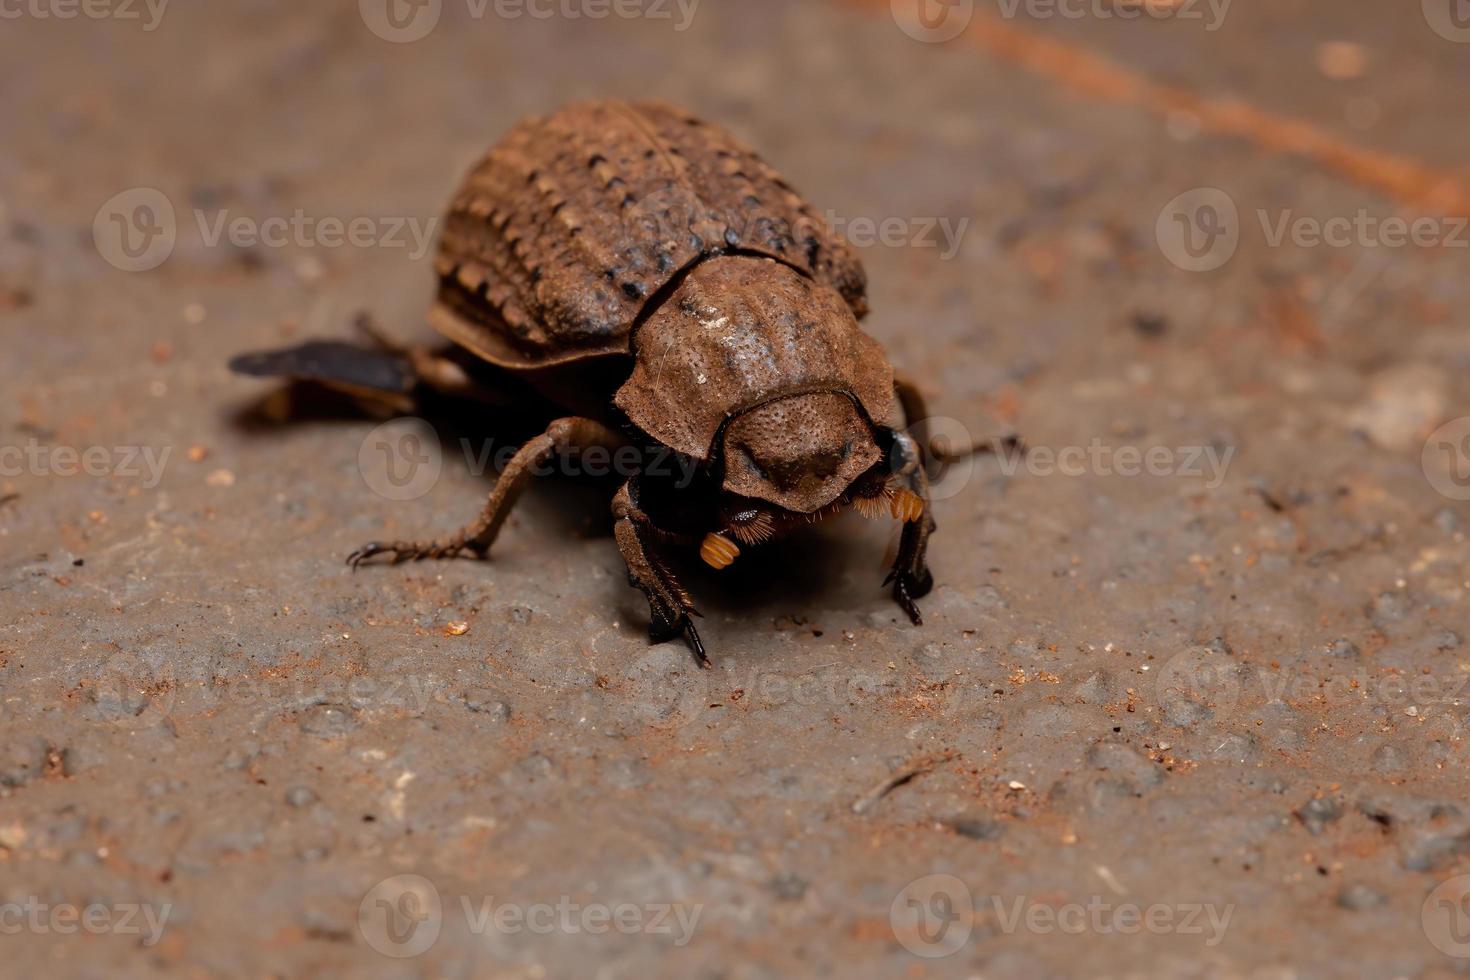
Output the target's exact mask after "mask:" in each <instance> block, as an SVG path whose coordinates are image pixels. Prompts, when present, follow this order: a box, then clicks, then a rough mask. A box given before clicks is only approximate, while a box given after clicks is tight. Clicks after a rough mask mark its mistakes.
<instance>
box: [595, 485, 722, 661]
mask: <svg viewBox="0 0 1470 980" xmlns="http://www.w3.org/2000/svg"><path fill="white" fill-rule="evenodd" d="M635 490H636V488H635V487H634V481H632V480H630V481H628V482H627V483H625V484H623V487H622V489H621V490H619V491H618V494H617V496H616V497H614V498H613V505H612V510H613V517H615V518H616V519H617V523H616V524H615V525H614V527H613V533H614V534H615V535H616V536H617V539H618V550H619V551H621V552H622V553H623V561H625V562H627V564H628V581H629V583H630V584H632V585H633V586H634V587H635V588H639V589H642V590H643V594H644V595H646V596H647V597H648V610H649V621H648V639H649V640H650V641H652V642H654V643H663V642H665V641H668V640H672V639H673V638H674V637H676V636H678V635H679V634H680V633H682V634H684V637H685V639H687V640H688V641H689V646H690V648H691V649H692V650H693V651H694V657H695V659H696V660H698V661H699V665H700V666H701V667H708V666H709V665H710V664H709V657H708V656H706V655H705V652H704V644H703V643H701V642H700V640H699V631H698V630H696V629H695V628H694V621H693V619H691V618H690V617H691V616H698V615H699V611H698V610H697V609H695V608H694V600H693V599H691V598H690V597H689V593H688V592H686V591H685V590H684V587H683V586H682V585H680V584H679V580H678V579H677V578H676V577H675V576H674V573H673V571H672V570H670V568H669V567H668V565H667V564H666V563H665V562H664V560H663V559H662V558H661V557H660V556H659V554H658V549H657V546H656V545H657V538H658V533H659V532H658V530H657V528H655V527H654V525H653V522H652V521H650V520H649V518H648V515H647V514H645V513H644V512H643V511H642V510H641V509H640V508H639V507H638V504H637V503H636V502H635V500H634V493H635Z"/></svg>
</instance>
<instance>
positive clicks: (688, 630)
mask: <svg viewBox="0 0 1470 980" xmlns="http://www.w3.org/2000/svg"><path fill="white" fill-rule="evenodd" d="M684 638H685V639H687V640H688V641H689V648H690V649H691V650H693V651H694V659H695V660H697V661H698V662H699V666H701V667H703V668H704V669H705V670H709V669H710V662H709V655H708V654H707V653H705V652H704V644H703V643H702V642H700V639H699V631H698V630H696V629H695V628H694V621H693V620H692V619H690V618H689V617H687V616H686V617H684Z"/></svg>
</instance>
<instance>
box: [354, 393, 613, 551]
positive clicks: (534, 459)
mask: <svg viewBox="0 0 1470 980" xmlns="http://www.w3.org/2000/svg"><path fill="white" fill-rule="evenodd" d="M623 445H625V441H624V439H623V437H622V436H620V435H618V434H617V433H616V432H614V431H613V430H612V429H609V428H608V427H607V426H605V425H603V424H602V423H601V422H595V421H593V420H592V419H586V418H579V417H576V416H570V417H568V418H562V419H557V420H556V421H555V422H552V423H551V424H550V425H549V426H547V427H546V431H545V432H543V433H541V435H539V436H537V437H536V438H534V439H532V440H531V441H530V442H528V443H526V444H525V445H524V446H522V447H521V448H520V450H519V451H517V452H516V454H515V456H514V457H512V458H511V461H510V463H509V464H508V465H507V466H506V467H505V470H504V471H503V472H502V473H501V474H500V478H499V479H498V480H496V481H495V487H494V489H492V490H491V491H490V496H489V497H488V498H487V499H486V501H485V507H484V509H482V510H481V511H480V516H479V517H478V518H476V519H475V521H474V522H473V523H472V524H470V525H468V526H467V527H464V528H462V529H460V531H459V532H458V533H456V534H452V535H450V536H449V537H447V538H441V539H439V540H437V541H393V542H388V543H384V542H379V541H374V542H372V543H370V544H366V545H363V546H362V547H361V548H359V549H357V550H356V551H354V552H353V553H352V554H351V555H349V556H348V558H347V563H348V564H349V565H351V566H352V567H353V568H354V569H356V568H357V566H359V565H361V564H362V563H363V562H365V561H367V560H368V559H370V558H373V557H375V556H377V555H392V560H393V563H394V564H397V563H398V562H401V561H407V560H414V561H417V560H419V559H421V558H453V557H456V556H458V555H459V554H460V553H461V552H464V551H470V552H473V553H474V555H475V556H476V557H477V558H483V557H485V555H486V553H488V552H489V550H490V546H491V545H492V544H494V543H495V538H496V535H498V534H499V533H500V528H501V526H502V525H503V524H504V523H505V519H506V517H508V516H509V515H510V511H511V508H512V507H514V506H515V502H516V500H517V499H518V498H519V497H520V495H521V492H522V491H524V490H525V489H526V485H527V484H528V483H530V482H531V478H532V477H533V476H535V475H536V470H538V469H539V468H541V467H542V466H544V465H545V464H546V463H547V462H548V461H549V460H551V459H552V458H553V457H554V456H557V455H559V454H562V453H567V452H570V451H572V450H574V449H575V450H587V449H592V448H594V447H602V448H606V449H607V450H608V451H609V452H615V451H617V450H618V449H620V448H621V447H622V446H623Z"/></svg>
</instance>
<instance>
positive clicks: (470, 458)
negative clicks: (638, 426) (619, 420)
mask: <svg viewBox="0 0 1470 980" xmlns="http://www.w3.org/2000/svg"><path fill="white" fill-rule="evenodd" d="M556 415H557V413H556V412H555V411H553V410H552V409H551V408H550V407H549V406H546V405H544V404H543V403H542V402H541V401H540V400H539V399H536V398H534V397H531V398H527V399H526V400H525V401H524V402H522V403H521V406H520V407H501V406H487V405H484V404H480V403H476V402H466V401H464V400H460V399H453V398H448V397H444V396H439V395H434V394H433V393H429V394H427V395H423V396H420V398H419V399H418V400H417V401H416V402H414V403H412V404H410V403H408V402H407V401H405V402H404V403H403V404H402V405H393V404H390V403H388V402H385V401H384V400H382V399H380V398H378V397H373V398H359V397H355V396H353V395H351V394H349V393H347V392H344V391H341V390H339V389H336V388H332V387H329V386H327V385H323V384H319V383H316V382H312V381H292V382H287V383H285V384H280V385H278V386H276V387H275V388H273V389H271V390H269V391H266V392H264V393H262V394H260V395H258V396H256V397H255V398H252V399H250V400H248V401H245V402H243V403H239V404H237V405H236V406H234V407H233V408H232V409H231V410H230V412H229V423H230V424H231V425H232V426H233V427H234V428H235V429H236V430H237V431H239V432H242V433H244V434H246V435H248V436H250V437H251V438H254V439H266V440H268V439H271V438H272V437H281V436H284V435H285V434H286V433H287V432H289V431H291V430H293V429H295V428H297V427H299V426H303V425H324V424H325V425H340V426H343V427H344V428H346V427H349V426H350V427H351V428H353V429H354V430H356V431H357V432H358V434H360V435H365V434H366V433H365V432H362V428H363V425H364V423H367V424H369V425H380V424H383V423H386V422H390V421H392V420H394V419H405V418H419V419H423V420H424V421H425V422H427V423H428V424H429V426H430V427H431V428H432V429H433V430H434V433H435V434H436V435H437V437H438V440H439V451H440V455H441V458H442V459H443V460H445V465H446V467H448V466H457V467H459V468H460V469H461V470H462V471H464V472H467V473H469V474H470V475H471V476H474V477H477V478H479V479H481V480H482V481H483V490H484V492H485V493H489V491H490V490H491V488H493V487H494V485H495V481H496V480H497V479H498V478H499V475H500V468H501V465H503V464H504V463H505V462H506V461H507V460H508V458H509V455H510V453H511V452H513V451H514V450H516V449H519V448H520V447H521V446H522V445H524V444H525V443H527V442H529V441H530V440H531V439H533V438H535V437H536V436H538V435H540V434H541V433H542V432H543V431H544V430H545V428H546V425H547V423H548V421H549V420H550V419H551V418H554V417H556ZM621 482H622V481H621V480H619V479H599V478H591V477H581V478H566V477H556V478H550V479H548V478H542V479H540V480H538V481H537V483H536V485H535V488H534V491H530V492H527V493H526V494H524V495H523V496H522V497H521V499H520V500H519V501H518V502H517V504H516V508H515V513H516V514H522V515H524V516H525V519H526V520H527V522H528V523H530V522H533V523H534V524H535V525H536V526H538V527H543V528H545V529H546V533H548V534H563V535H566V536H569V537H578V538H601V537H604V536H605V537H607V538H609V539H611V537H612V516H611V506H610V505H611V502H612V498H613V495H614V494H615V493H616V492H617V489H618V486H619V485H620V484H621ZM356 489H359V490H362V492H363V495H364V501H365V503H364V505H365V506H366V505H367V502H370V501H372V500H375V499H376V498H374V497H372V495H371V493H370V492H369V491H368V490H366V489H365V488H363V487H362V486H361V485H359V486H358V487H356ZM483 502H484V497H483V496H481V495H478V494H476V495H472V496H471V497H470V498H469V499H467V500H466V501H465V504H464V519H465V521H466V522H468V521H469V520H470V519H471V518H472V517H474V515H475V514H477V513H479V508H480V506H481V504H483ZM438 530H440V531H444V532H445V533H447V532H448V531H452V530H454V528H441V529H438ZM435 533H437V532H436V530H435V529H432V528H426V529H425V534H426V536H432V535H433V534H435Z"/></svg>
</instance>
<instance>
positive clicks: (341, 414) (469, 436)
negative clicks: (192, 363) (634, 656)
mask: <svg viewBox="0 0 1470 980" xmlns="http://www.w3.org/2000/svg"><path fill="white" fill-rule="evenodd" d="M541 408H542V406H541V405H533V406H532V407H530V408H526V407H522V408H488V407H486V406H483V405H476V406H472V407H468V408H467V406H466V404H465V403H464V402H463V401H458V400H453V399H446V398H430V399H426V400H425V401H423V402H421V403H419V404H417V405H414V406H411V407H408V406H404V407H403V410H399V409H398V408H395V407H394V406H390V405H385V404H384V403H382V402H381V401H377V400H365V399H361V398H357V397H354V396H352V395H350V394H347V393H345V392H342V391H340V390H337V389H334V388H329V387H327V386H324V385H320V384H316V383H313V382H309V381H296V382H289V383H286V384H282V385H279V386H277V387H276V388H274V389H272V390H269V391H267V392H264V393H263V394H261V395H259V396H257V397H255V398H253V399H251V400H249V401H247V402H244V403H242V404H239V405H237V406H235V408H234V409H233V411H232V414H231V422H232V424H233V425H234V427H235V428H236V429H238V430H239V431H242V432H244V433H246V434H248V435H250V436H251V437H254V438H262V439H269V438H271V437H272V436H280V435H283V434H284V433H286V432H287V431H289V430H290V429H292V428H294V427H296V426H301V425H308V424H331V425H342V426H344V427H346V426H352V427H353V428H354V429H356V430H361V429H362V426H363V423H364V422H368V423H379V424H381V423H383V422H387V421H390V420H392V419H394V418H403V417H407V416H410V415H411V416H413V417H418V418H422V419H424V420H425V421H426V422H428V423H429V424H430V425H431V426H432V427H433V429H434V431H435V433H436V434H437V435H438V438H439V445H440V450H441V453H442V454H443V458H444V459H445V460H446V465H451V466H458V467H461V468H463V469H464V470H465V471H467V472H469V473H471V474H472V475H474V476H476V477H478V478H480V479H481V480H482V481H483V489H484V491H485V492H487V493H488V492H489V490H490V489H491V488H492V487H493V486H494V484H495V480H496V479H498V476H499V468H498V466H497V465H496V464H503V462H504V461H505V460H504V458H503V456H502V452H503V451H504V450H507V449H510V448H519V447H520V446H521V445H523V444H524V443H525V442H527V441H529V440H530V439H532V438H534V437H535V436H537V435H539V434H540V433H541V432H542V431H543V430H544V428H545V426H546V423H547V421H548V419H549V418H551V417H554V416H555V413H554V412H550V413H548V412H545V411H538V409H541ZM480 447H490V448H492V449H493V450H494V452H485V451H483V450H482V449H481V448H480ZM622 482H623V481H622V479H621V478H619V477H612V478H602V477H585V476H584V477H568V476H556V477H553V478H546V477H543V478H540V479H538V480H537V481H536V483H535V485H534V487H533V488H532V489H530V490H528V492H526V493H525V494H524V495H523V496H522V497H521V499H520V500H519V501H518V503H517V504H516V513H517V514H518V515H521V516H522V518H523V524H524V526H526V527H527V528H534V529H535V530H536V532H537V533H540V534H545V535H554V536H557V537H558V538H571V539H582V540H606V542H607V546H608V547H609V548H610V549H611V551H612V553H613V554H614V555H615V554H616V553H617V547H616V545H615V543H614V541H613V517H612V513H611V507H610V505H611V502H612V499H613V496H614V495H615V494H616V492H617V490H618V487H619V486H620V485H621V483H622ZM355 489H360V490H362V491H363V495H364V506H367V505H368V503H369V502H371V501H373V500H375V499H376V498H373V497H372V496H371V494H370V493H369V492H368V491H367V490H366V489H365V488H363V487H361V486H358V487H356V488H355ZM482 502H483V497H480V496H478V495H476V496H473V497H472V498H471V499H467V500H466V501H465V503H464V508H463V511H464V517H465V520H466V521H468V520H469V519H470V518H471V517H473V516H474V515H475V514H476V513H478V509H479V507H480V505H481V503H482ZM870 526H871V525H870V522H867V521H864V520H863V519H862V518H860V517H857V516H856V515H852V514H848V515H842V516H840V517H837V518H833V519H831V520H828V521H824V522H822V523H820V524H815V525H812V526H810V527H804V528H799V529H798V530H796V531H795V532H793V533H792V534H790V535H788V536H784V537H781V538H777V539H775V540H772V541H768V542H764V543H763V544H761V545H759V546H756V547H747V548H745V549H743V551H742V553H741V555H740V557H739V559H738V560H737V561H736V562H735V563H734V564H733V565H731V566H730V567H729V568H726V569H723V570H719V571H716V570H715V569H712V568H710V567H708V566H707V565H705V564H704V563H703V562H701V561H700V560H699V558H698V557H697V555H696V554H695V553H694V552H693V550H689V551H688V553H684V550H682V549H681V550H680V551H679V552H678V553H669V554H667V555H666V557H667V558H668V559H669V560H670V562H671V564H672V565H673V566H674V568H675V569H676V571H677V572H678V573H679V575H680V578H681V580H682V581H683V582H684V584H685V585H686V587H687V588H688V589H689V590H690V592H691V593H692V594H693V596H694V598H695V602H696V604H697V605H698V607H699V608H700V610H701V611H703V612H705V613H706V614H707V615H710V616H719V617H724V616H730V617H733V618H745V619H749V620H750V621H751V622H752V623H754V624H761V623H766V624H769V623H770V622H773V621H776V620H778V619H781V618H783V617H791V618H795V619H798V620H799V619H800V618H801V617H803V616H806V615H807V614H808V613H809V612H810V610H812V609H824V610H829V611H844V610H851V611H853V612H854V613H856V612H857V611H858V610H860V609H861V608H863V606H865V605H867V604H868V603H870V602H871V600H872V598H873V597H881V596H884V595H885V590H883V589H881V588H880V585H881V583H882V581H883V575H884V574H885V573H886V572H885V569H884V540H885V538H884V536H883V535H880V534H877V533H875V532H873V531H871V530H869V528H870ZM450 530H453V529H452V528H439V529H434V528H425V529H424V532H425V536H433V535H434V534H435V533H437V532H440V531H443V532H447V531H450ZM890 547H891V543H890ZM849 569H858V570H862V572H870V573H871V589H872V591H871V593H869V592H868V591H867V590H866V588H864V591H863V592H861V593H859V592H857V591H855V589H854V588H853V584H852V582H851V579H856V580H857V582H858V583H862V582H864V581H866V580H867V578H868V575H867V574H862V572H859V573H858V574H855V575H851V576H850V575H848V574H847V572H848V570H849ZM616 608H617V610H618V613H619V615H621V616H624V617H626V618H627V621H629V622H635V623H639V622H643V621H645V620H646V619H647V616H648V606H647V604H646V603H645V602H644V601H643V599H642V598H641V596H640V595H639V593H638V592H637V591H636V590H634V589H631V588H630V589H627V590H626V593H625V595H624V597H622V598H620V599H619V600H618V601H617V606H616Z"/></svg>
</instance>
